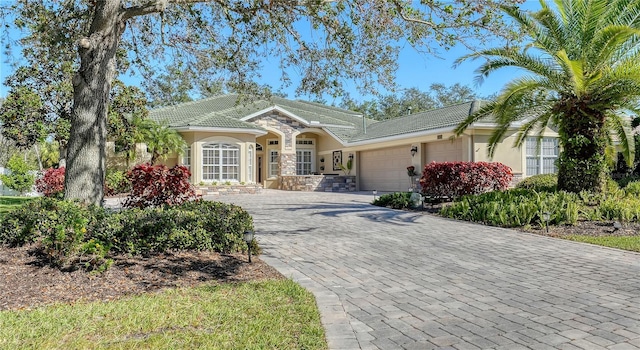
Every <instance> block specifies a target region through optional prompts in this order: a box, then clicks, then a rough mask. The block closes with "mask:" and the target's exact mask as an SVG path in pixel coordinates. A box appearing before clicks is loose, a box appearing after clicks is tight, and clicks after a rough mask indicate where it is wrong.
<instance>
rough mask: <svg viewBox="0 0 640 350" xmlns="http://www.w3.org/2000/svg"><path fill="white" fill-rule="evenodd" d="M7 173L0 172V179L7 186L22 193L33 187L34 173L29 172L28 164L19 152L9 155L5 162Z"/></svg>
mask: <svg viewBox="0 0 640 350" xmlns="http://www.w3.org/2000/svg"><path fill="white" fill-rule="evenodd" d="M7 169H9V171H10V173H9V175H2V174H0V181H2V183H3V184H4V185H5V186H7V187H8V188H10V189H12V190H14V191H17V192H20V193H24V192H25V191H28V190H30V189H31V187H33V184H34V183H35V181H36V177H35V175H33V174H31V172H30V170H31V169H30V168H29V165H28V164H27V162H25V161H24V159H22V157H21V156H20V154H18V153H16V154H14V155H13V156H11V159H9V161H8V162H7Z"/></svg>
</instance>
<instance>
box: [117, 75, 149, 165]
mask: <svg viewBox="0 0 640 350" xmlns="http://www.w3.org/2000/svg"><path fill="white" fill-rule="evenodd" d="M146 104H147V99H146V98H145V96H144V92H142V91H141V90H140V89H138V88H136V87H133V86H126V85H125V84H124V83H123V82H121V81H119V80H117V81H115V82H114V84H113V88H112V90H111V98H110V104H109V111H108V114H107V119H108V133H107V140H108V141H111V142H113V143H114V144H115V150H116V153H123V154H124V155H125V157H126V159H127V162H128V161H130V160H133V159H135V158H136V143H141V142H145V141H146V140H144V137H143V130H142V127H141V126H142V125H143V124H144V123H145V122H146V121H145V118H147V116H148V115H149V111H148V110H147V107H146Z"/></svg>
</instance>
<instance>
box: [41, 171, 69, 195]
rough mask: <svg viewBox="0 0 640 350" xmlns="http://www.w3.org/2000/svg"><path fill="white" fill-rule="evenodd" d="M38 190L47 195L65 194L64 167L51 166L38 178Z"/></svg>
mask: <svg viewBox="0 0 640 350" xmlns="http://www.w3.org/2000/svg"><path fill="white" fill-rule="evenodd" d="M36 190H37V191H38V192H40V193H42V194H44V195H45V197H62V195H63V194H64V167H60V168H58V169H54V168H49V169H47V170H45V172H44V175H43V176H42V177H41V178H39V179H37V180H36Z"/></svg>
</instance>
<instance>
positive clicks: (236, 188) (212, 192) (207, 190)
mask: <svg viewBox="0 0 640 350" xmlns="http://www.w3.org/2000/svg"><path fill="white" fill-rule="evenodd" d="M261 191H262V186H261V185H257V184H249V185H216V186H213V185H211V186H196V194H198V195H202V196H223V195H229V194H256V193H260V192H261Z"/></svg>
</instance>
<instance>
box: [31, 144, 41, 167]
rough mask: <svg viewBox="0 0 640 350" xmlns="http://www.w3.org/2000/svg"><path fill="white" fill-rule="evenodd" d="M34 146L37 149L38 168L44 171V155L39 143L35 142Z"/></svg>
mask: <svg viewBox="0 0 640 350" xmlns="http://www.w3.org/2000/svg"><path fill="white" fill-rule="evenodd" d="M33 148H34V149H35V151H36V157H37V159H38V170H40V171H42V156H41V155H40V149H38V143H37V142H36V143H34V144H33Z"/></svg>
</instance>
